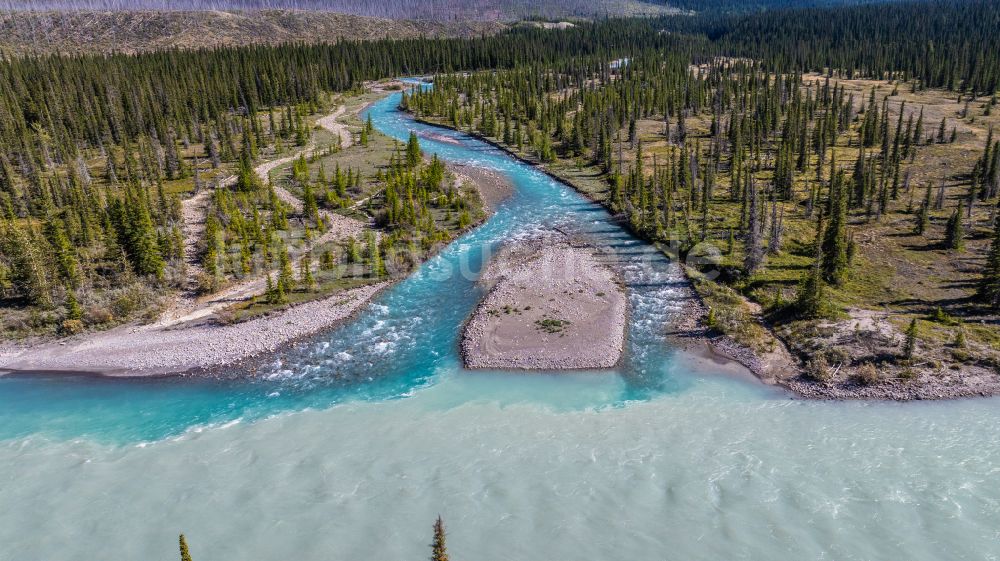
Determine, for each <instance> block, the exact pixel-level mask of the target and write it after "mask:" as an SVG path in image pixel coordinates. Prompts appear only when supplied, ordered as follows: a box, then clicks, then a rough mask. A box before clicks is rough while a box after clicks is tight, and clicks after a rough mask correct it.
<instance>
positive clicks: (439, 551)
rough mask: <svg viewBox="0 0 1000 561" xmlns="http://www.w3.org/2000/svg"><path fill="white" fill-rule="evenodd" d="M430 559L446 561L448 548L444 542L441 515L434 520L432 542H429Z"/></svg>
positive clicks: (432, 560)
mask: <svg viewBox="0 0 1000 561" xmlns="http://www.w3.org/2000/svg"><path fill="white" fill-rule="evenodd" d="M431 550H432V554H431V561H448V549H447V548H446V547H445V543H444V522H442V521H441V516H438V517H437V521H435V522H434V543H432V544H431Z"/></svg>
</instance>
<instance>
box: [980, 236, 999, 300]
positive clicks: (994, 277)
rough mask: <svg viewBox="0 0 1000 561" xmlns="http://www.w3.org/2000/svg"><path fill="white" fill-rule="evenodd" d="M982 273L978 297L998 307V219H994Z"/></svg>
mask: <svg viewBox="0 0 1000 561" xmlns="http://www.w3.org/2000/svg"><path fill="white" fill-rule="evenodd" d="M982 275H983V276H982V279H980V281H979V297H980V298H982V299H983V301H984V303H986V305H988V306H991V307H993V308H998V307H1000V220H994V225H993V241H992V242H991V243H990V249H989V252H988V253H987V254H986V266H985V267H983V273H982Z"/></svg>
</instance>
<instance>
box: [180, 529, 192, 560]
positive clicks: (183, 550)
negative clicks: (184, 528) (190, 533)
mask: <svg viewBox="0 0 1000 561" xmlns="http://www.w3.org/2000/svg"><path fill="white" fill-rule="evenodd" d="M179 541H180V545H181V561H192V560H191V553H190V552H188V544H187V540H185V539H184V534H181V537H180V539H179Z"/></svg>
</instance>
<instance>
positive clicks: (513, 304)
mask: <svg viewBox="0 0 1000 561" xmlns="http://www.w3.org/2000/svg"><path fill="white" fill-rule="evenodd" d="M595 252H596V250H595V249H594V248H591V247H588V246H582V245H578V244H574V243H572V242H571V241H569V240H568V239H566V238H565V237H564V236H561V235H556V234H553V235H551V236H545V237H542V238H536V239H533V240H529V241H523V242H517V243H514V244H511V245H508V246H507V247H505V248H504V249H502V250H501V252H500V253H499V254H498V255H497V256H496V257H495V258H494V259H493V260H492V261H491V262H490V264H489V265H488V266H487V268H486V270H485V271H484V272H483V273H482V275H481V278H480V282H484V283H490V284H493V288H492V289H491V290H490V292H489V294H488V295H487V296H486V297H485V298H484V299H483V301H482V302H481V303H480V304H479V307H478V308H477V309H476V311H475V313H474V314H473V316H472V318H471V319H470V320H469V322H468V324H467V325H466V327H465V332H464V335H463V339H462V356H463V358H464V360H465V365H466V367H468V368H497V369H539V370H554V369H589V368H610V367H613V366H614V365H615V364H617V363H618V361H619V359H620V358H621V355H622V351H623V348H624V343H625V326H626V324H627V315H628V300H627V298H626V296H625V291H624V289H623V287H622V284H621V282H620V280H619V279H618V278H617V276H616V274H615V272H614V271H612V270H611V269H610V268H608V267H607V266H606V265H603V264H601V263H600V262H599V260H598V258H597V255H596V253H595Z"/></svg>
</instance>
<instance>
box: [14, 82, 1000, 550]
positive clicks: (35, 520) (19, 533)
mask: <svg viewBox="0 0 1000 561" xmlns="http://www.w3.org/2000/svg"><path fill="white" fill-rule="evenodd" d="M397 102H398V94H397V95H395V96H390V97H389V98H387V99H385V100H383V101H381V102H379V103H377V104H375V105H374V106H373V107H372V108H371V109H370V113H371V115H372V118H373V121H374V124H375V126H376V128H378V129H379V130H381V131H383V132H384V133H386V134H389V135H391V136H394V137H396V138H400V139H405V138H406V136H407V135H408V134H409V131H410V130H415V131H416V132H417V133H418V135H420V136H421V137H422V139H421V142H422V145H423V147H424V149H425V151H427V152H429V153H437V154H439V156H441V157H442V158H445V159H447V160H450V161H456V162H463V163H475V164H478V165H482V166H485V167H489V168H491V169H495V170H498V171H500V172H501V173H503V174H505V175H506V176H507V177H508V178H509V179H510V180H511V181H512V183H513V184H514V186H515V195H514V196H513V197H512V198H511V199H509V200H508V201H506V202H505V203H504V204H502V205H501V206H500V208H499V209H498V211H497V213H496V214H495V215H494V216H493V217H492V218H491V219H490V220H489V221H488V222H486V223H485V224H484V225H483V226H481V227H480V228H478V229H476V230H474V231H472V232H470V233H469V234H467V235H465V236H463V237H462V238H461V239H459V240H458V241H457V242H456V243H454V244H452V245H451V246H449V247H447V248H445V249H444V250H443V251H442V252H441V253H440V254H438V255H437V256H436V257H435V258H433V259H431V260H430V261H428V262H427V263H425V264H424V265H423V266H422V267H421V268H420V269H419V270H418V271H417V272H416V273H415V274H414V275H412V276H410V277H409V278H407V279H405V280H404V281H402V282H400V283H399V284H397V285H396V286H394V287H393V288H392V289H390V290H388V291H386V292H384V293H383V294H382V295H380V296H379V297H378V298H377V299H376V300H375V301H373V302H372V303H371V305H370V306H368V307H367V308H365V309H364V310H363V312H362V313H361V314H360V315H359V316H358V317H357V319H355V320H354V321H352V322H350V323H347V324H345V325H344V326H342V327H340V328H337V329H334V330H332V331H330V332H328V333H324V334H321V335H319V336H316V337H314V338H312V339H310V340H308V341H304V342H302V343H301V344H299V345H297V346H296V347H294V348H292V349H289V350H287V351H284V352H281V353H278V354H277V355H275V356H274V357H272V358H270V359H269V360H267V361H265V362H264V363H263V364H260V365H258V367H257V368H256V371H255V372H254V373H253V376H252V377H250V378H240V377H238V376H237V377H234V378H233V379H223V380H204V379H153V380H105V379H95V378H87V377H73V376H47V375H46V376H42V375H27V376H18V377H8V378H0V481H3V482H4V484H3V485H2V486H0V504H2V505H3V509H2V510H0V543H3V544H4V547H3V552H2V553H0V559H7V558H10V559H45V560H47V561H58V560H62V559H66V560H70V559H73V560H75V559H80V558H87V557H91V558H94V557H101V558H106V559H170V558H173V556H174V555H175V551H176V549H175V548H176V535H177V534H178V533H180V532H186V533H187V536H188V539H189V542H190V543H191V545H192V548H193V553H194V554H195V559H214V560H216V561H227V560H232V561H237V560H240V561H242V560H249V559H253V560H263V561H266V560H278V559H292V558H294V559H299V560H304V561H308V560H320V559H323V560H328V559H353V558H359V557H367V558H375V559H383V560H390V561H391V560H395V559H400V560H402V559H414V558H419V557H424V556H426V555H428V552H429V550H428V548H427V544H428V543H429V541H430V525H431V523H432V521H433V519H434V517H435V516H437V515H438V514H441V515H442V516H443V517H444V520H445V523H446V525H447V528H448V530H449V539H448V544H449V548H450V551H451V554H452V558H455V559H482V560H503V559H511V560H513V559H519V560H523V559H547V560H551V561H561V560H566V561H580V560H589V559H593V560H607V559H627V558H641V559H649V558H653V559H719V558H730V559H766V560H773V559H821V558H827V559H915V560H922V559H927V560H932V559H933V560H936V559H945V558H947V559H990V558H996V557H998V556H1000V545H998V543H1000V534H998V530H997V528H1000V486H998V485H997V484H996V483H997V481H1000V439H998V438H996V432H997V427H1000V408H998V407H997V405H998V403H1000V402H998V401H997V400H994V399H982V400H965V401H955V402H946V403H909V404H892V403H827V402H806V401H798V400H791V399H789V398H788V396H787V395H785V394H783V393H781V392H780V391H778V390H774V389H771V388H767V387H764V386H762V385H760V384H758V383H755V382H753V381H748V380H746V379H742V378H738V377H733V376H730V375H726V374H724V373H723V372H722V371H723V368H721V367H720V366H717V365H713V364H712V363H710V362H704V361H697V360H694V359H692V358H691V357H688V356H686V355H684V354H682V353H677V352H675V351H674V350H673V349H672V348H671V347H670V346H669V344H668V343H667V342H666V341H665V340H664V337H663V324H664V322H666V321H668V320H669V319H670V318H671V317H672V315H675V314H677V313H679V312H680V310H681V305H682V301H681V299H682V298H683V297H684V294H685V292H684V290H683V286H682V284H681V283H682V278H681V276H680V273H679V271H678V269H677V267H676V264H674V263H671V262H670V261H669V260H667V259H665V258H664V257H663V256H662V255H661V254H660V253H659V252H657V251H656V250H655V249H653V248H651V247H650V246H648V245H647V244H645V243H643V242H641V241H639V240H637V239H635V238H633V237H632V236H630V235H629V234H627V233H626V232H625V231H624V230H622V228H620V227H619V226H618V225H616V224H615V223H614V222H613V221H612V220H611V219H610V217H609V216H608V215H607V213H605V212H604V211H603V210H602V209H601V208H600V207H598V206H596V205H594V204H592V203H590V202H588V201H586V200H585V199H583V198H582V197H580V196H579V195H577V194H575V193H574V192H572V191H571V190H569V189H568V188H566V187H565V186H562V185H560V184H558V183H557V182H555V181H553V180H552V179H550V178H548V177H547V176H545V175H544V174H542V173H540V172H538V171H537V170H534V169H531V168H530V167H528V166H525V165H523V164H521V163H519V162H516V161H514V160H512V159H511V158H509V157H507V156H506V155H504V154H502V153H500V152H498V151H497V150H496V149H494V148H492V147H490V146H488V145H486V144H484V143H481V142H478V141H475V140H473V139H471V138H469V137H467V136H466V135H462V134H460V133H455V132H452V131H446V130H441V129H435V128H432V127H429V126H426V125H421V124H416V123H414V122H413V121H412V120H410V119H409V118H408V117H407V116H406V115H404V114H402V113H399V112H398V111H396V110H395V106H396V103H397ZM443 138H448V139H449V141H447V142H445V141H443ZM435 139H437V140H435ZM552 226H556V227H559V228H561V229H564V230H568V231H571V232H573V233H577V234H580V235H583V236H585V237H587V238H588V239H590V240H591V241H592V242H593V243H595V244H596V245H598V246H600V247H603V248H606V249H608V250H613V251H612V254H613V256H612V259H613V260H614V261H616V262H617V264H619V265H620V266H621V267H622V268H623V269H624V271H623V276H624V277H625V280H626V284H627V290H628V295H629V300H630V304H631V307H632V314H631V317H630V321H629V324H630V325H629V331H630V333H629V338H628V341H627V348H626V352H625V359H624V360H623V362H622V364H621V365H620V366H619V367H618V368H616V369H615V370H613V371H605V372H564V373H510V372H480V371H477V372H469V371H465V370H463V369H462V368H461V361H460V358H459V356H458V338H459V336H460V330H461V325H462V323H463V322H464V321H465V319H466V318H467V317H468V314H469V313H470V312H471V310H472V309H473V307H474V306H475V304H476V302H477V301H478V299H479V298H480V297H481V296H482V289H481V288H480V287H479V286H477V285H476V283H475V273H476V272H477V271H478V270H479V268H480V267H481V266H482V264H483V262H484V260H485V259H486V258H487V257H488V255H489V254H490V253H491V252H492V251H494V250H495V249H496V247H497V246H498V244H500V243H501V242H502V241H504V240H506V239H509V238H511V237H526V236H530V235H533V233H534V232H537V231H538V230H540V229H544V228H548V227H552ZM233 374H236V375H238V374H245V373H243V372H234V373H233Z"/></svg>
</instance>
